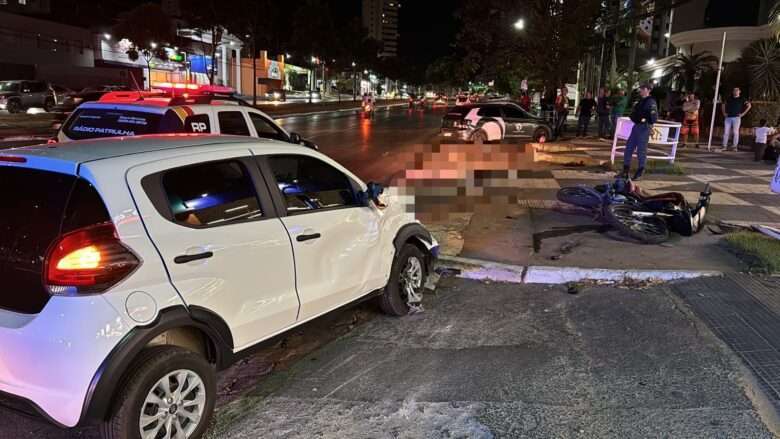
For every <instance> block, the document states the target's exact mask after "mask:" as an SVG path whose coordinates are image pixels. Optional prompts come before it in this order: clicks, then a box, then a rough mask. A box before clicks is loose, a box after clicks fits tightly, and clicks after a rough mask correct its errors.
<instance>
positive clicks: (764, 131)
mask: <svg viewBox="0 0 780 439" xmlns="http://www.w3.org/2000/svg"><path fill="white" fill-rule="evenodd" d="M758 125H759V126H758V128H756V129H755V134H756V144H755V145H754V146H753V152H754V153H755V156H754V160H755V161H757V162H759V161H761V160H763V159H764V153H765V152H766V143H767V138H768V137H769V136H770V135H772V134H774V133H775V129H774V128H772V127H768V126H767V125H766V119H761V121H759V123H758Z"/></svg>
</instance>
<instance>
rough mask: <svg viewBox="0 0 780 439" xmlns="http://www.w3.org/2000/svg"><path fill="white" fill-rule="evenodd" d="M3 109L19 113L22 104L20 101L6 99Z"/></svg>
mask: <svg viewBox="0 0 780 439" xmlns="http://www.w3.org/2000/svg"><path fill="white" fill-rule="evenodd" d="M5 109H6V110H8V112H9V113H11V114H15V113H20V112H21V111H22V104H21V102H19V101H17V100H15V99H14V100H12V101H8V104H7V105H6V107H5Z"/></svg>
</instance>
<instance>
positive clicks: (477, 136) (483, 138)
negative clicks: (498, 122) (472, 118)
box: [471, 130, 488, 145]
mask: <svg viewBox="0 0 780 439" xmlns="http://www.w3.org/2000/svg"><path fill="white" fill-rule="evenodd" d="M471 141H472V142H474V144H475V145H484V144H486V143H488V137H487V133H485V132H484V131H482V130H479V131H477V132H475V133H474V134H472V135H471Z"/></svg>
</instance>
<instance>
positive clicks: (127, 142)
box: [0, 134, 308, 163]
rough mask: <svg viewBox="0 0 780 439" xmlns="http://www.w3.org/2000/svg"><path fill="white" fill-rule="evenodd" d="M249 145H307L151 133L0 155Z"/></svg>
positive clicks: (118, 153)
mask: <svg viewBox="0 0 780 439" xmlns="http://www.w3.org/2000/svg"><path fill="white" fill-rule="evenodd" d="M239 144H243V145H247V146H251V147H258V146H263V145H266V146H269V147H278V146H279V145H280V144H283V145H284V146H285V148H289V149H290V152H293V153H294V152H299V151H308V148H305V147H303V146H299V145H294V144H291V143H285V142H281V141H279V140H272V139H263V138H255V137H246V136H226V135H216V134H150V135H143V136H133V137H104V138H97V139H85V140H76V141H73V142H66V143H54V144H46V145H35V146H25V147H21V148H11V149H6V150H4V151H0V155H3V154H5V153H7V154H9V155H26V156H37V157H42V158H48V159H55V160H59V161H66V162H73V163H84V162H89V161H95V160H104V159H110V158H115V157H122V156H127V155H133V154H143V153H149V152H156V151H164V150H170V149H177V148H190V147H198V146H206V145H208V146H210V147H214V148H215V149H219V148H225V149H228V148H231V147H234V146H235V145H239Z"/></svg>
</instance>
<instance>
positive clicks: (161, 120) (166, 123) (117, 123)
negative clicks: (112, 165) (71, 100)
mask: <svg viewBox="0 0 780 439" xmlns="http://www.w3.org/2000/svg"><path fill="white" fill-rule="evenodd" d="M63 131H64V133H65V135H66V136H68V137H69V138H71V139H74V140H79V139H94V138H97V137H119V136H125V137H129V136H140V135H142V134H160V133H181V132H184V123H183V122H182V120H181V118H180V117H179V116H178V115H177V114H176V113H175V112H174V111H173V110H168V111H167V112H166V113H165V114H164V115H162V114H157V113H146V112H142V111H129V110H115V109H108V108H82V109H79V110H76V111H75V112H74V114H73V116H71V118H70V119H69V120H68V123H67V124H66V126H65V128H64V129H63Z"/></svg>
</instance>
